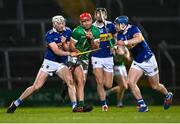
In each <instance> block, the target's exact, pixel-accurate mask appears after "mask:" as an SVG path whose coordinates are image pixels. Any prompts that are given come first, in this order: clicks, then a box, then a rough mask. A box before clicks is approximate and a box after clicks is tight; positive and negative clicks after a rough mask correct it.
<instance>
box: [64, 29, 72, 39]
mask: <svg viewBox="0 0 180 124" xmlns="http://www.w3.org/2000/svg"><path fill="white" fill-rule="evenodd" d="M71 35H72V30H71V29H70V28H68V29H67V31H66V36H65V37H66V41H70V39H71Z"/></svg>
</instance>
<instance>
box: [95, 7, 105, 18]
mask: <svg viewBox="0 0 180 124" xmlns="http://www.w3.org/2000/svg"><path fill="white" fill-rule="evenodd" d="M98 14H99V15H98ZM98 16H100V17H101V20H102V21H104V20H106V19H107V11H106V9H105V8H97V9H96V11H95V18H96V19H97V17H98Z"/></svg>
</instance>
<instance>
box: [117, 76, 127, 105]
mask: <svg viewBox="0 0 180 124" xmlns="http://www.w3.org/2000/svg"><path fill="white" fill-rule="evenodd" d="M114 81H115V82H117V84H118V87H119V88H118V92H117V107H123V103H122V100H123V97H124V92H125V90H126V89H127V88H128V86H127V77H126V76H123V75H118V76H115V77H114Z"/></svg>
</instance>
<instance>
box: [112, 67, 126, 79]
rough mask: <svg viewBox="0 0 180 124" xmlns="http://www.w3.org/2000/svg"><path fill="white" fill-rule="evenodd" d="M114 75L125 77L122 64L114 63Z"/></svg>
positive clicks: (124, 69)
mask: <svg viewBox="0 0 180 124" xmlns="http://www.w3.org/2000/svg"><path fill="white" fill-rule="evenodd" d="M114 76H125V77H127V70H126V67H125V66H124V65H115V66H114Z"/></svg>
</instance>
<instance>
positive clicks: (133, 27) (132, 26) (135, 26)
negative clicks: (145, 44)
mask: <svg viewBox="0 0 180 124" xmlns="http://www.w3.org/2000/svg"><path fill="white" fill-rule="evenodd" d="M128 26H129V28H130V29H139V27H138V26H137V25H128Z"/></svg>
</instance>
